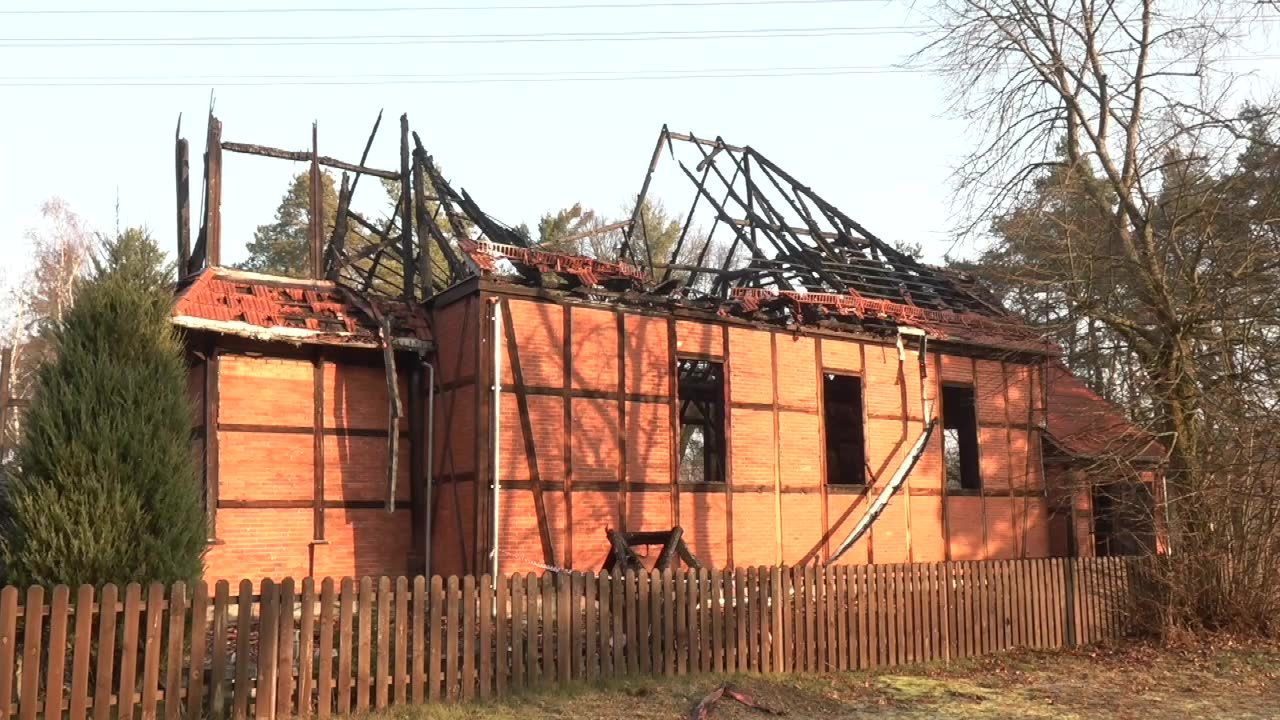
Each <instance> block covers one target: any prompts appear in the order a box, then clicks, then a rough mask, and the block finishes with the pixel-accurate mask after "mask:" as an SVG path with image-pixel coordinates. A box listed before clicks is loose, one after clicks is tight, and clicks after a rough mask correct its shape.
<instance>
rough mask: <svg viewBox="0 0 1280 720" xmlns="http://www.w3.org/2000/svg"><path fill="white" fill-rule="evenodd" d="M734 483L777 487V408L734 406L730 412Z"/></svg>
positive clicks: (731, 473)
mask: <svg viewBox="0 0 1280 720" xmlns="http://www.w3.org/2000/svg"><path fill="white" fill-rule="evenodd" d="M729 416H730V420H731V422H732V425H733V428H732V432H733V437H732V438H731V439H730V444H731V448H730V453H729V455H730V457H729V468H730V480H729V481H730V482H732V483H734V484H736V485H768V486H770V487H773V485H774V481H775V477H774V473H773V469H774V465H775V456H774V447H773V434H774V433H773V411H771V410H747V409H743V408H734V409H732V410H731V411H730V414H729Z"/></svg>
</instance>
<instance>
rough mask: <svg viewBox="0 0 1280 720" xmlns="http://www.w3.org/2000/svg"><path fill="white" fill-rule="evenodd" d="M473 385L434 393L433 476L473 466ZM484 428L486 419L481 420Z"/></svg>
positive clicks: (475, 439) (474, 431) (474, 437)
mask: <svg viewBox="0 0 1280 720" xmlns="http://www.w3.org/2000/svg"><path fill="white" fill-rule="evenodd" d="M475 403H476V387H475V386H474V385H463V386H462V387H459V388H456V389H454V390H451V391H449V392H445V393H440V394H439V395H437V396H436V412H435V416H436V417H435V435H436V441H435V452H434V458H435V466H436V468H435V470H436V474H437V475H441V476H443V475H450V474H454V473H458V474H460V473H467V472H471V471H473V470H474V469H475V466H476V455H475V452H476V441H477V437H476V435H477V433H478V432H479V430H478V429H477V428H476V411H475V407H476V406H475ZM484 422H485V426H486V427H488V421H487V420H485V421H484Z"/></svg>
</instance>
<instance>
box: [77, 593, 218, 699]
mask: <svg viewBox="0 0 1280 720" xmlns="http://www.w3.org/2000/svg"><path fill="white" fill-rule="evenodd" d="M216 585H221V586H222V588H223V593H222V596H223V604H224V607H225V602H226V583H225V582H224V583H218V584H216ZM214 592H215V593H216V592H217V590H216V589H215V591H214ZM89 597H90V599H91V600H92V597H93V594H92V593H90V594H89ZM214 605H215V608H214V613H215V614H217V608H216V606H217V603H216V601H215V603H214ZM216 637H217V636H215V638H216ZM189 642H190V644H191V653H190V657H189V658H188V660H189V661H190V662H189V663H188V665H187V673H188V678H187V717H189V718H197V717H200V716H201V714H202V710H203V707H204V694H205V684H204V672H205V666H204V659H205V655H206V654H207V652H208V643H209V586H208V585H207V584H206V583H205V582H204V581H203V580H201V581H199V582H197V583H196V586H195V589H194V590H193V591H192V593H191V639H190V641H189ZM216 642H217V641H216V640H215V643H216ZM86 654H87V653H86ZM210 665H211V666H212V663H211V664H210ZM212 674H213V673H212V669H211V670H210V676H211V677H212ZM212 690H213V688H212V686H210V687H209V691H210V694H211V695H212ZM71 717H72V718H78V717H83V714H82V713H77V712H76V709H75V707H74V706H73V708H72V711H71Z"/></svg>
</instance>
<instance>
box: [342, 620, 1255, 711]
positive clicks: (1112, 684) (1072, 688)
mask: <svg viewBox="0 0 1280 720" xmlns="http://www.w3.org/2000/svg"><path fill="white" fill-rule="evenodd" d="M726 680H727V681H731V682H733V683H735V684H736V685H737V686H738V687H739V688H740V689H742V690H744V691H745V692H747V693H748V694H750V695H752V696H753V697H755V698H756V700H757V701H758V702H760V703H761V704H763V705H767V706H769V707H773V708H777V709H780V710H784V711H786V713H787V715H788V717H791V718H824V719H842V718H849V719H854V718H878V719H882V720H908V719H915V718H920V719H923V718H956V719H959V720H979V719H983V718H1053V719H1054V720H1075V719H1077V718H1115V719H1120V718H1125V719H1127V718H1133V719H1135V720H1164V719H1165V718H1168V719H1170V720H1172V719H1174V718H1178V719H1181V718H1188V717H1193V718H1194V717H1223V718H1276V717H1280V646H1276V645H1262V644H1242V643H1236V642H1230V641H1224V640H1218V641H1215V642H1213V643H1208V644H1205V645H1202V646H1196V647H1184V648H1179V649H1168V648H1156V647H1153V646H1149V645H1129V646H1126V647H1124V648H1111V649H1090V650H1080V651H1074V652H1061V653H1035V652H1018V653H1013V654H1007V655H1002V656H998V657H990V658H984V659H979V660H971V661H964V662H958V663H952V664H950V665H940V664H935V665H921V666H916V667H911V668H895V669H894V670H893V671H892V672H885V673H875V672H849V673H830V674H822V675H786V676H758V675H756V676H752V675H738V676H709V675H701V676H689V677H680V678H655V679H647V678H646V679H636V680H615V681H611V682H607V683H602V684H598V685H592V686H586V685H574V686H572V687H569V688H566V689H564V690H560V691H538V692H528V693H525V694H522V695H520V696H518V697H515V698H512V699H510V700H507V701H503V702H496V703H478V704H474V705H453V706H446V705H428V706H417V707H414V706H406V707H401V708H395V709H391V710H387V711H382V712H378V713H371V714H369V715H368V716H366V720H472V719H475V720H479V719H480V718H493V719H495V720H533V719H535V718H602V719H610V718H616V719H617V720H658V719H659V718H672V719H674V718H686V717H688V715H689V710H690V708H691V707H692V706H693V705H694V703H696V702H697V701H698V700H699V699H700V698H701V697H702V696H703V695H705V694H706V693H707V692H709V691H711V690H712V689H714V688H715V687H716V686H718V685H719V684H720V683H721V682H724V681H726ZM711 717H712V718H722V719H725V720H728V719H731V718H748V717H755V718H767V717H768V716H766V715H763V714H760V713H758V712H756V711H754V710H750V709H748V708H745V707H742V706H739V705H737V704H735V703H733V702H731V701H729V700H727V699H726V700H723V701H721V702H720V703H719V704H718V705H716V707H715V708H714V709H713V710H712V713H711Z"/></svg>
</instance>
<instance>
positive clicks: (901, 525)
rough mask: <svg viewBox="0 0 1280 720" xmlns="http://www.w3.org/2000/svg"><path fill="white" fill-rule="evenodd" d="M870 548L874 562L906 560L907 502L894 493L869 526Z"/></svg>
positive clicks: (901, 561)
mask: <svg viewBox="0 0 1280 720" xmlns="http://www.w3.org/2000/svg"><path fill="white" fill-rule="evenodd" d="M871 543H872V545H871V548H872V555H873V558H872V559H873V560H875V562H876V564H881V563H903V562H907V560H908V556H907V504H906V500H905V498H904V497H903V496H901V495H895V496H894V497H893V499H892V500H890V501H889V504H888V505H886V506H885V508H884V512H882V513H880V518H879V519H878V520H876V522H875V524H874V525H872V526H871Z"/></svg>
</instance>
